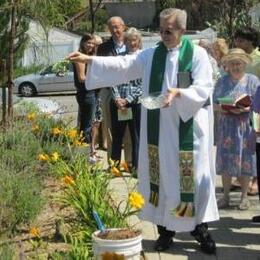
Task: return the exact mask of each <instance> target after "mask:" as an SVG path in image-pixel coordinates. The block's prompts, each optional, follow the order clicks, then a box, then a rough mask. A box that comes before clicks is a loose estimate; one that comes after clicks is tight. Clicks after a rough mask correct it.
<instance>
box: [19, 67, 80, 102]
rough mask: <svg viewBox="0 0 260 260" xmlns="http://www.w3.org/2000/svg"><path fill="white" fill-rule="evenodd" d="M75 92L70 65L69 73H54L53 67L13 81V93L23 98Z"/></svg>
mask: <svg viewBox="0 0 260 260" xmlns="http://www.w3.org/2000/svg"><path fill="white" fill-rule="evenodd" d="M64 91H75V87H74V76H73V68H72V64H70V65H69V71H68V72H66V73H64V74H62V73H55V72H54V71H53V66H49V67H48V68H46V69H44V70H42V71H41V72H38V73H32V74H28V75H24V76H21V77H18V78H16V79H15V80H14V93H17V94H20V95H21V96H24V97H32V96H35V95H37V94H38V93H47V92H48V93H49V92H64Z"/></svg>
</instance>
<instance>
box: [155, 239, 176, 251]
mask: <svg viewBox="0 0 260 260" xmlns="http://www.w3.org/2000/svg"><path fill="white" fill-rule="evenodd" d="M172 244H173V241H172V236H165V235H160V236H159V238H158V239H157V240H156V242H155V245H154V250H155V251H159V252H162V251H165V250H167V249H169V248H170V246H171V245H172Z"/></svg>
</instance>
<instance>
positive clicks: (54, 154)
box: [51, 152, 60, 162]
mask: <svg viewBox="0 0 260 260" xmlns="http://www.w3.org/2000/svg"><path fill="white" fill-rule="evenodd" d="M59 157H60V155H59V154H58V153H57V152H54V153H52V154H51V160H52V161H53V162H56V161H57V160H58V159H59Z"/></svg>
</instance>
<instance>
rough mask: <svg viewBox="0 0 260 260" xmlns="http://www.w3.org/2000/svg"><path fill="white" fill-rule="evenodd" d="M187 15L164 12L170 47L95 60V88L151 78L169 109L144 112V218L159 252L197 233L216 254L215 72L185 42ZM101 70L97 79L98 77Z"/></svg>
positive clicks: (151, 88)
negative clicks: (212, 228)
mask: <svg viewBox="0 0 260 260" xmlns="http://www.w3.org/2000/svg"><path fill="white" fill-rule="evenodd" d="M186 20H187V14H186V12H185V11H183V10H180V9H174V8H169V9H165V10H163V11H162V12H161V13H160V34H161V38H162V42H160V43H159V45H158V46H157V47H155V48H150V49H146V50H144V51H142V52H140V53H138V54H136V55H129V56H124V57H113V58H110V59H105V58H104V57H102V58H101V57H97V58H96V57H93V58H92V57H90V56H86V55H83V54H81V53H78V52H74V53H71V54H70V55H69V56H68V58H69V59H70V60H71V61H79V62H87V63H89V64H91V66H89V71H90V74H91V75H92V76H91V77H90V78H87V81H86V86H87V88H90V89H94V88H96V87H100V86H103V87H105V86H108V85H111V84H120V83H123V82H126V81H128V80H131V79H135V78H138V77H141V78H142V79H143V92H144V95H145V96H149V95H153V94H154V93H158V92H159V93H162V94H163V95H164V100H163V102H162V107H160V108H157V109H146V108H144V107H143V108H142V114H141V134H140V151H139V162H140V164H139V166H138V178H139V186H138V188H139V191H140V192H141V193H142V194H143V196H144V197H145V200H146V205H145V207H144V209H143V211H142V213H141V215H140V217H141V218H142V219H145V220H148V221H151V222H153V223H155V224H156V225H157V227H158V232H159V238H158V240H157V241H156V243H155V250H157V251H164V250H166V249H168V248H169V247H170V246H171V244H172V242H173V240H172V239H173V237H174V235H175V232H187V231H190V232H191V235H192V236H194V237H195V239H196V240H197V241H198V242H199V243H200V246H201V250H202V251H203V252H205V253H207V254H214V253H215V251H216V245H215V241H214V240H213V239H212V237H211V235H210V234H209V231H208V226H207V222H210V221H215V220H218V219H219V215H218V209H217V204H216V198H215V184H214V178H215V172H214V167H213V157H212V154H213V151H212V149H213V138H212V137H213V131H212V129H213V128H212V125H211V123H212V122H213V118H212V105H211V104H210V102H209V99H210V97H211V95H212V91H213V84H212V69H211V65H210V62H209V59H208V55H207V53H206V51H205V50H204V49H203V48H201V47H199V46H194V45H193V44H192V42H191V41H190V40H189V39H187V38H185V37H182V36H183V34H184V32H185V29H186ZM92 73H93V74H92Z"/></svg>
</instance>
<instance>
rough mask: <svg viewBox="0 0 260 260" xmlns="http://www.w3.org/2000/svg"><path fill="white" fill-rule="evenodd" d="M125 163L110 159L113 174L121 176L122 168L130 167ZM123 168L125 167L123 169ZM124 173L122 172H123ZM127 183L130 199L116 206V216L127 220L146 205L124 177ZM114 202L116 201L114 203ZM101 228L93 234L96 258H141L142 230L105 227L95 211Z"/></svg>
mask: <svg viewBox="0 0 260 260" xmlns="http://www.w3.org/2000/svg"><path fill="white" fill-rule="evenodd" d="M124 165H125V163H124V164H123V167H122V164H121V165H118V163H115V162H113V161H112V160H110V169H111V172H112V173H113V174H115V175H116V176H119V174H118V173H120V174H121V171H122V170H126V169H128V167H126V166H125V167H124ZM122 168H123V169H122ZM121 175H122V174H121ZM122 177H123V175H122ZM123 179H124V181H125V183H126V184H127V190H128V199H127V200H126V201H125V200H122V201H120V202H119V204H118V205H117V206H115V205H111V207H113V208H114V213H115V214H114V216H115V218H118V219H119V223H123V222H122V221H120V220H125V221H127V220H128V219H129V218H130V217H131V216H133V215H135V214H137V213H138V212H139V211H140V210H141V209H142V207H143V206H144V198H143V196H142V195H141V194H140V193H138V192H136V191H134V188H131V190H130V188H129V186H130V185H128V184H129V183H128V182H127V181H126V179H125V177H123ZM112 204H114V202H113V203H112ZM93 215H94V218H95V220H96V223H97V226H98V228H99V230H97V231H95V232H94V233H93V234H92V249H93V253H94V257H95V259H98V260H99V259H100V260H101V259H102V260H105V259H132V260H135V259H136V260H137V259H138V260H139V259H140V252H141V251H142V235H141V231H140V230H135V229H134V228H133V227H131V225H129V226H128V227H117V228H107V229H106V228H105V227H104V225H103V223H102V221H101V219H100V218H99V215H98V213H97V212H95V211H94V212H93Z"/></svg>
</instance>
